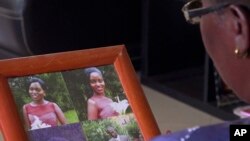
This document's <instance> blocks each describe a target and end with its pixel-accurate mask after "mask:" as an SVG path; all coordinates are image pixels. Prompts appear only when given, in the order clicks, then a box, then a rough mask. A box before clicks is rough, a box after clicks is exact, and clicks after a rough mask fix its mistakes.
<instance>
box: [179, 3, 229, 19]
mask: <svg viewBox="0 0 250 141" xmlns="http://www.w3.org/2000/svg"><path fill="white" fill-rule="evenodd" d="M229 4H230V3H222V4H218V5H215V6H211V7H206V8H202V2H201V0H192V1H190V2H188V3H186V4H185V5H184V6H183V7H182V12H183V14H184V17H185V18H186V21H187V22H189V23H191V24H198V23H200V18H201V16H203V15H206V14H209V13H211V12H215V11H218V10H220V9H222V8H225V7H227V6H228V5H229Z"/></svg>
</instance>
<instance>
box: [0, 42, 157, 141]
mask: <svg viewBox="0 0 250 141" xmlns="http://www.w3.org/2000/svg"><path fill="white" fill-rule="evenodd" d="M105 65H113V66H114V69H115V71H116V73H117V75H118V78H119V80H120V83H121V86H122V88H123V90H124V92H125V95H126V98H127V99H128V102H129V105H130V106H131V110H132V113H133V114H134V117H135V119H136V121H137V123H138V127H139V129H140V131H141V134H142V136H143V138H144V140H146V141H147V140H150V139H151V138H153V137H155V136H157V135H159V134H160V130H159V128H158V125H157V123H156V121H155V119H154V116H153V113H152V111H151V109H150V106H149V104H148V102H147V99H146V97H145V95H144V93H143V90H142V88H141V85H140V82H139V78H138V76H137V75H136V72H135V70H134V68H133V65H132V63H131V60H130V59H129V55H128V53H127V51H126V47H125V46H124V45H116V46H107V47H99V48H94V49H85V50H77V51H68V52H61V53H52V54H45V55H36V56H28V57H21V58H13V59H5V60H0V127H1V130H2V135H3V138H4V140H5V141H14V140H18V141H27V140H28V137H27V131H26V130H25V128H24V126H23V122H22V120H21V118H20V114H19V112H18V110H17V105H16V102H15V100H14V96H13V94H12V90H11V88H10V85H9V79H10V78H16V77H25V76H30V75H36V74H43V73H54V72H63V71H69V70H75V69H83V68H88V67H97V66H105Z"/></svg>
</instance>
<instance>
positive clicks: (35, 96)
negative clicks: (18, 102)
mask: <svg viewBox="0 0 250 141" xmlns="http://www.w3.org/2000/svg"><path fill="white" fill-rule="evenodd" d="M29 95H30V97H31V99H32V100H33V101H34V102H38V101H41V100H43V98H44V96H45V91H44V90H43V88H42V87H41V85H40V84H39V83H38V82H33V83H31V84H30V87H29Z"/></svg>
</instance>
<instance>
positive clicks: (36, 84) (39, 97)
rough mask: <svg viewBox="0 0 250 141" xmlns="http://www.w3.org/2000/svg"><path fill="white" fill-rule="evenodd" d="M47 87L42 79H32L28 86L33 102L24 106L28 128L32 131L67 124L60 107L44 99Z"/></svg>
mask: <svg viewBox="0 0 250 141" xmlns="http://www.w3.org/2000/svg"><path fill="white" fill-rule="evenodd" d="M46 89H47V88H46V86H45V83H44V81H43V80H42V79H40V78H37V77H32V78H31V79H30V81H29V85H28V93H29V95H30V97H31V99H32V101H31V102H30V103H28V104H25V105H24V106H23V116H24V121H25V124H26V127H27V128H28V129H30V130H33V129H39V128H45V127H52V126H57V125H58V123H60V124H66V118H65V117H64V114H63V112H62V110H61V109H60V107H59V106H58V105H57V104H56V103H54V102H50V101H47V100H45V99H44V97H45V96H46Z"/></svg>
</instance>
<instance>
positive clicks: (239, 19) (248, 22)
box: [227, 5, 250, 56]
mask: <svg viewBox="0 0 250 141" xmlns="http://www.w3.org/2000/svg"><path fill="white" fill-rule="evenodd" d="M228 10H229V11H228V12H229V13H228V14H227V16H230V17H229V18H230V19H231V22H232V24H231V25H232V26H231V28H232V32H233V35H234V43H235V53H236V55H237V56H245V55H246V54H247V53H248V52H249V51H250V42H249V40H250V36H249V35H250V14H249V13H248V12H247V11H246V9H244V8H243V7H241V6H236V5H231V6H229V9H228Z"/></svg>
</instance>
